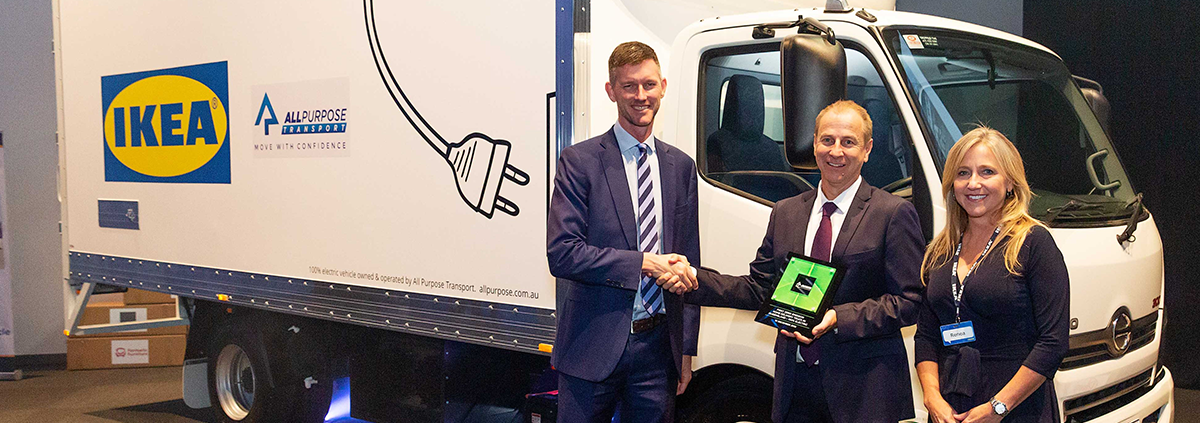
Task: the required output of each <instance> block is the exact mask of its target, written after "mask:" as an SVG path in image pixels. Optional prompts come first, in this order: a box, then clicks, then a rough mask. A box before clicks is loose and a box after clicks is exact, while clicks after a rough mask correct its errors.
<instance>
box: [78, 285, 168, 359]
mask: <svg viewBox="0 0 1200 423" xmlns="http://www.w3.org/2000/svg"><path fill="white" fill-rule="evenodd" d="M88 303H89V304H88V306H87V307H86V308H85V309H84V311H83V316H82V317H81V319H80V322H79V324H80V326H85V325H95V324H106V323H123V322H134V321H143V320H153V319H165V318H170V317H175V315H176V310H175V308H176V307H175V298H174V297H173V296H171V295H168V294H161V293H156V292H149V291H140V290H135V289H130V290H129V291H128V292H125V293H124V294H121V293H116V294H102V295H93V296H92V298H91V300H90V301H89V302H88ZM186 345H187V326H170V327H162V328H153V329H141V330H133V331H123V332H112V333H102V334H95V335H82V336H77V335H71V336H69V337H68V338H67V369H69V370H82V369H111V368H123V367H159V366H178V365H182V364H183V352H184V347H185V346H186Z"/></svg>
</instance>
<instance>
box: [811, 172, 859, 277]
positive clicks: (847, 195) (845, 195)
mask: <svg viewBox="0 0 1200 423" xmlns="http://www.w3.org/2000/svg"><path fill="white" fill-rule="evenodd" d="M824 184H825V182H824V181H822V182H821V183H820V184H819V185H817V198H816V201H813V208H812V211H811V212H809V213H808V230H807V231H805V233H804V253H805V254H807V255H809V256H811V255H812V245H813V238H816V236H817V228H819V227H821V216H822V213H821V209H822V208H824V207H825V203H828V202H830V201H832V202H833V204H836V205H837V211H835V212H833V214H831V215H829V223H830V224H831V225H830V227H829V229H832V230H833V233H832V234H831V235H832V237H830V238H829V249H830V253H832V252H833V246H834V245H837V238H838V233H839V232H841V231H842V223H844V222H845V221H846V210H850V204H851V203H853V202H854V194H856V193H858V187H859V185H862V176H859V177H858V179H855V180H854V183H853V184H851V185H850V187H849V188H846V190H845V191H842V193H841V194H838V196H837V198H834V199H832V200H830V199H828V198H825V191H822V190H821V185H824ZM832 257H833V256H832V254H831V255H830V258H832Z"/></svg>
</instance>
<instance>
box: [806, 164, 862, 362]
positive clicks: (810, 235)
mask: <svg viewBox="0 0 1200 423" xmlns="http://www.w3.org/2000/svg"><path fill="white" fill-rule="evenodd" d="M824 184H825V182H824V181H821V183H820V184H818V185H817V198H816V199H815V201H813V208H812V211H811V212H809V213H808V229H807V230H806V231H805V232H804V252H805V253H806V254H807V255H809V256H812V245H813V239H814V238H816V237H817V228H820V227H821V216H823V215H824V214H823V213H822V212H821V209H823V208H824V207H825V203H828V202H831V201H832V202H833V204H836V205H837V211H835V212H833V214H831V215H829V223H830V225H829V229H831V230H832V233H830V237H829V258H830V259H833V246H834V245H837V238H838V233H839V232H841V231H842V224H843V223H845V222H846V210H850V204H851V203H853V202H854V194H856V193H858V187H859V185H862V175H859V177H858V179H855V180H854V183H853V184H851V185H850V187H849V188H846V190H845V191H842V193H841V194H838V196H837V197H836V198H834V199H832V200H830V199H828V198H825V191H822V190H821V185H824ZM824 317H825V316H817V318H818V319H823V318H824ZM833 332H834V333H837V328H833ZM796 362H797V363H803V362H804V357H802V356H801V355H800V346H799V345H797V346H796ZM820 363H821V360H817V362H816V364H820Z"/></svg>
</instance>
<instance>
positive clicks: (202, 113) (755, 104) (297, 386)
mask: <svg viewBox="0 0 1200 423" xmlns="http://www.w3.org/2000/svg"><path fill="white" fill-rule="evenodd" d="M864 5H865V6H869V8H861V7H858V6H864ZM804 6H805V7H804V8H799V7H797V5H793V4H791V3H788V2H782V1H777V0H754V1H743V2H722V1H707V0H694V1H691V0H689V1H677V0H639V1H630V0H556V1H553V2H551V1H544V0H518V1H510V2H486V1H458V2H375V1H373V0H363V1H361V2H360V1H349V0H338V1H326V2H315V1H292V2H284V1H276V0H268V1H257V2H233V1H218V2H157V1H149V0H120V1H106V2H89V1H81V0H57V1H55V2H54V37H55V39H54V53H55V64H56V72H57V78H56V80H57V98H58V106H59V107H58V112H59V114H58V128H59V130H58V134H57V135H58V145H59V157H60V172H59V195H60V199H61V202H62V216H63V225H62V231H63V251H62V253H63V261H64V269H66V271H65V272H64V273H65V274H64V280H65V283H64V290H65V291H66V294H67V295H68V296H69V297H70V301H69V302H70V303H71V304H73V307H74V309H73V310H69V311H68V313H70V315H71V316H70V317H71V318H70V319H68V327H67V328H66V331H67V332H68V333H69V334H88V333H98V332H105V331H115V330H128V329H144V328H149V327H157V326H167V325H181V324H190V328H189V331H188V335H187V348H186V352H185V365H184V367H183V386H184V392H183V396H184V400H185V402H186V403H187V405H188V406H191V407H194V408H205V407H208V408H211V409H212V410H213V414H214V415H215V416H216V418H217V420H218V421H222V422H239V421H240V422H268V421H288V422H307V421H325V420H329V421H338V420H339V419H346V418H351V417H352V418H355V419H362V420H369V421H377V422H387V421H456V422H457V421H469V422H476V421H534V422H539V421H540V422H545V421H554V410H555V406H554V397H553V394H552V392H553V390H554V389H555V387H554V381H555V380H556V378H555V376H554V373H553V369H551V368H550V365H549V354H550V352H551V351H553V348H554V347H555V345H553V343H554V333H555V318H556V315H555V311H556V310H557V308H558V304H559V302H560V301H563V300H564V299H563V298H562V297H561V296H560V295H558V292H557V287H556V284H555V282H554V279H553V277H552V276H551V275H550V273H549V270H548V267H547V261H546V214H547V209H548V208H549V203H550V193H551V190H552V189H553V187H552V182H551V181H552V177H553V175H554V172H555V164H556V160H557V157H558V154H559V153H560V152H561V151H562V150H563V149H564V148H566V147H567V146H570V145H571V144H573V143H575V142H580V141H583V140H586V139H588V138H590V137H592V136H595V135H598V134H601V133H603V132H604V131H606V130H607V129H608V128H609V127H610V126H611V125H612V124H613V122H615V120H616V116H615V113H614V110H613V107H612V106H611V104H610V103H609V101H608V98H607V97H606V95H605V94H604V92H603V83H604V81H605V79H606V78H607V67H606V60H607V57H608V54H609V52H610V51H612V48H613V47H615V46H616V45H617V44H619V43H621V42H624V41H628V40H639V41H643V42H646V43H647V44H649V45H651V46H653V47H654V48H655V49H656V50H657V51H658V54H659V57H660V59H661V61H662V69H663V70H664V72H665V77H666V78H667V80H668V81H669V88H670V89H669V90H668V91H667V94H666V98H665V100H664V107H663V109H662V110H661V113H660V114H659V115H658V117H657V121H658V122H657V123H658V124H657V125H655V128H656V136H658V137H659V138H660V139H662V140H665V141H667V142H669V143H671V144H672V145H673V146H675V147H677V148H679V149H681V150H682V151H684V152H686V153H687V154H689V155H690V156H691V157H692V158H694V159H695V161H696V163H697V169H698V170H697V171H698V173H699V174H698V177H699V180H700V182H699V187H698V190H699V204H700V211H699V213H700V215H699V219H700V240H701V246H702V261H703V263H704V265H705V266H706V267H710V268H714V269H718V270H721V271H723V272H725V273H741V272H743V271H744V269H745V268H746V264H747V263H749V262H750V261H751V260H752V258H753V257H754V252H755V250H756V248H757V246H758V244H759V242H760V240H761V238H762V235H763V233H764V231H765V227H766V225H767V220H768V216H769V214H770V211H771V207H772V205H773V204H774V202H775V201H778V200H780V199H783V198H786V197H790V196H793V195H797V194H800V193H803V192H805V191H807V190H811V189H813V187H815V186H816V185H817V183H818V181H819V172H818V171H817V170H816V166H815V162H814V158H813V156H812V150H811V148H812V142H811V133H812V129H813V128H812V122H813V120H814V118H815V116H816V113H817V111H819V110H820V108H821V107H823V106H824V105H825V104H828V102H830V101H832V100H836V99H840V98H846V99H850V100H854V101H855V102H857V103H858V104H860V105H862V106H863V107H864V108H866V110H867V111H868V112H869V114H870V115H871V119H872V121H873V122H874V129H873V134H872V137H873V138H874V146H875V148H874V150H873V151H872V154H871V160H870V161H868V162H867V163H866V165H865V166H864V167H863V178H864V179H865V181H866V182H867V183H870V184H871V185H873V186H876V187H880V188H882V189H884V190H886V191H888V192H891V193H893V194H895V195H898V196H901V197H903V198H905V199H908V200H909V201H911V202H912V203H913V204H914V205H915V206H916V209H917V211H918V214H919V217H920V220H921V225H922V228H921V229H922V233H923V234H924V236H925V237H926V240H928V239H930V238H931V237H932V236H933V234H935V233H936V232H937V231H938V230H940V228H941V227H942V226H943V225H944V223H945V219H944V215H945V210H946V199H945V198H941V195H940V174H941V170H942V166H943V164H944V160H945V155H946V153H947V151H948V150H949V148H950V146H951V145H953V143H954V142H955V141H956V140H957V139H958V137H959V136H961V134H962V133H964V132H966V131H967V130H969V129H970V128H971V127H972V126H973V125H975V124H986V125H989V126H991V127H994V128H996V129H998V130H1000V131H1001V132H1002V133H1004V134H1006V135H1007V136H1008V137H1009V138H1010V139H1011V140H1012V141H1013V142H1014V143H1015V144H1016V145H1017V147H1018V148H1019V149H1020V151H1021V154H1022V156H1023V157H1024V160H1025V164H1026V169H1027V171H1028V179H1029V181H1030V184H1031V186H1032V188H1033V191H1034V192H1035V194H1036V198H1035V199H1034V201H1033V203H1032V205H1031V213H1032V214H1033V215H1034V217H1036V218H1038V219H1040V220H1041V221H1042V222H1044V223H1045V224H1047V225H1048V226H1049V227H1050V228H1051V232H1052V234H1053V236H1054V239H1055V242H1056V243H1057V244H1058V246H1059V247H1060V249H1061V250H1062V252H1063V255H1064V257H1065V259H1066V262H1067V266H1068V269H1069V272H1070V278H1071V282H1072V286H1071V324H1070V328H1071V332H1070V333H1071V338H1070V352H1069V353H1068V355H1067V357H1066V359H1065V360H1064V362H1063V363H1062V365H1061V367H1060V371H1059V372H1058V373H1057V376H1056V377H1055V378H1054V379H1053V381H1052V383H1054V384H1055V389H1056V392H1057V393H1058V396H1059V400H1060V404H1059V410H1060V413H1061V414H1062V418H1063V421H1065V422H1129V421H1139V420H1140V421H1142V422H1170V421H1172V420H1173V417H1174V408H1173V407H1174V406H1173V397H1172V390H1173V381H1172V378H1171V374H1170V371H1169V370H1168V369H1166V368H1165V367H1163V366H1162V365H1161V363H1160V362H1159V360H1158V352H1159V346H1160V343H1161V335H1162V326H1163V323H1164V315H1163V308H1162V303H1163V260H1162V257H1163V250H1162V243H1161V240H1160V238H1159V235H1158V232H1157V229H1156V227H1155V224H1154V219H1153V216H1152V215H1151V214H1150V213H1149V211H1147V210H1145V209H1144V207H1142V205H1141V201H1140V195H1139V194H1138V192H1137V191H1136V190H1135V188H1134V185H1133V182H1132V181H1130V179H1129V176H1128V175H1127V174H1126V172H1125V170H1124V168H1123V166H1122V163H1121V160H1120V157H1119V155H1118V153H1117V151H1116V149H1115V147H1114V145H1113V143H1112V142H1111V141H1110V139H1109V136H1108V134H1107V133H1106V131H1105V125H1106V124H1107V113H1108V109H1107V102H1106V100H1105V99H1104V97H1103V92H1102V88H1101V87H1100V86H1099V84H1096V83H1094V82H1091V81H1088V80H1086V79H1083V78H1079V77H1074V76H1072V75H1071V73H1070V72H1069V71H1068V69H1067V67H1066V65H1065V64H1064V63H1063V62H1062V60H1061V59H1060V58H1059V57H1058V56H1057V55H1055V54H1054V53H1053V52H1052V51H1050V50H1048V49H1046V48H1045V47H1043V46H1041V45H1038V44H1037V43H1034V42H1032V41H1029V40H1026V39H1023V38H1020V37H1017V36H1014V35H1012V34H1007V33H1003V32H1001V31H997V30H994V29H990V28H985V27H982V26H978V25H973V24H969V23H964V22H959V21H955V20H950V19H944V18H938V17H932V16H925V15H919V14H912V13H903V12H895V11H891V10H888V9H893V8H894V2H889V1H876V2H871V3H870V4H866V3H863V4H855V5H854V6H856V7H850V6H849V5H847V4H845V3H844V2H841V1H830V2H828V4H823V3H815V4H806V5H804ZM831 58H832V59H831ZM1118 113H1119V111H1118ZM806 122H807V123H806ZM129 288H137V289H143V290H149V291H155V292H161V293H168V294H173V295H175V296H177V297H178V300H177V308H178V315H177V317H174V318H170V319H156V320H149V321H143V322H136V323H125V324H114V325H90V326H85V325H80V324H79V319H78V317H79V315H80V314H81V313H80V310H82V308H83V307H84V306H85V305H86V303H87V301H88V300H89V298H90V297H91V295H93V294H94V293H100V292H109V291H119V290H124V289H129ZM753 316H754V314H753V313H752V312H747V311H738V310H732V309H721V308H704V309H703V310H702V318H701V330H700V338H699V351H698V355H697V356H696V358H695V360H694V362H693V365H694V369H695V370H694V371H695V373H694V379H693V381H692V382H691V384H690V385H689V387H688V389H687V392H685V393H684V394H683V395H682V396H681V397H680V398H679V400H678V417H679V419H680V420H681V421H685V422H738V421H752V422H767V421H769V420H770V403H771V391H772V389H771V381H772V372H773V362H774V352H773V351H772V346H773V341H774V338H775V331H774V330H772V329H771V328H768V327H766V326H763V325H760V324H758V323H755V322H754V321H753ZM914 332H915V328H913V327H909V328H905V329H904V330H903V333H904V335H905V341H906V344H907V347H908V350H909V353H910V355H911V353H912V336H913V333H914ZM910 361H911V359H910ZM915 375H916V374H915V372H913V386H914V391H915V392H916V393H917V395H916V398H914V404H913V407H914V409H915V411H916V414H917V417H918V419H917V420H918V421H924V418H925V410H924V407H923V405H922V400H921V398H920V389H919V384H917V381H916V377H915Z"/></svg>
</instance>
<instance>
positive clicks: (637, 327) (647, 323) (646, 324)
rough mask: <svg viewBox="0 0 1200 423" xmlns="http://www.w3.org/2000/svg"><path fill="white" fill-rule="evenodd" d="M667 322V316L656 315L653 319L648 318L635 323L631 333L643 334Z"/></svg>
mask: <svg viewBox="0 0 1200 423" xmlns="http://www.w3.org/2000/svg"><path fill="white" fill-rule="evenodd" d="M666 321H667V315H666V314H662V313H655V314H654V316H653V317H647V318H645V319H642V320H634V321H633V330H632V331H631V333H642V332H646V331H649V330H651V329H654V328H656V327H658V325H659V324H662V323H663V322H666Z"/></svg>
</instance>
